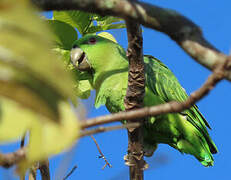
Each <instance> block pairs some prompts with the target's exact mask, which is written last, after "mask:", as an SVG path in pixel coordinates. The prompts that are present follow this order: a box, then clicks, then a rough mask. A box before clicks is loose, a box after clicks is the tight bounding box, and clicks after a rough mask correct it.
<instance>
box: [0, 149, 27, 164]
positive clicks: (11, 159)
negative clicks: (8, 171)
mask: <svg viewBox="0 0 231 180" xmlns="http://www.w3.org/2000/svg"><path fill="white" fill-rule="evenodd" d="M25 157H26V148H21V149H19V150H17V151H16V152H13V153H8V154H2V153H0V166H2V167H5V168H9V167H11V166H13V165H15V164H17V163H18V162H20V161H21V160H22V159H24V158H25Z"/></svg>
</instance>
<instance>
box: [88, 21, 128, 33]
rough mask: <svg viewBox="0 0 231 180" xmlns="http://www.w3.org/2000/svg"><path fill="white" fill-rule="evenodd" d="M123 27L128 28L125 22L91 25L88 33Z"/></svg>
mask: <svg viewBox="0 0 231 180" xmlns="http://www.w3.org/2000/svg"><path fill="white" fill-rule="evenodd" d="M122 28H126V25H125V24H124V23H120V24H107V25H100V26H91V27H89V29H88V30H87V33H96V32H99V31H106V30H110V29H122Z"/></svg>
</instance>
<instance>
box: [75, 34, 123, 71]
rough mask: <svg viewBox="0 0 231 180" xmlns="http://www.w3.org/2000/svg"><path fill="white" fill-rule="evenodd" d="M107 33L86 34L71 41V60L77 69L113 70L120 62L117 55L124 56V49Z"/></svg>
mask: <svg viewBox="0 0 231 180" xmlns="http://www.w3.org/2000/svg"><path fill="white" fill-rule="evenodd" d="M108 34H109V33H101V34H98V35H86V36H84V37H82V38H80V39H78V40H76V41H75V42H74V43H73V47H72V49H71V62H72V64H73V65H74V66H75V67H76V68H77V69H78V70H79V71H85V72H89V73H97V72H98V73H99V72H105V71H109V70H113V67H114V68H115V67H118V63H120V62H119V59H121V58H119V57H121V55H122V56H123V57H126V52H125V51H124V49H123V48H122V47H121V46H120V45H119V44H118V43H117V42H116V40H115V39H114V37H113V36H112V35H110V34H109V35H108ZM123 61H124V59H123ZM116 63H117V64H116ZM126 63H127V62H126ZM122 64H123V63H122Z"/></svg>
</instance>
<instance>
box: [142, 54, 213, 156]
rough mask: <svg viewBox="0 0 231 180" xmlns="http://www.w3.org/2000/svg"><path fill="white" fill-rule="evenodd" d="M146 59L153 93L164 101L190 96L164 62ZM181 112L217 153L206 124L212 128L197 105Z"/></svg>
mask: <svg viewBox="0 0 231 180" xmlns="http://www.w3.org/2000/svg"><path fill="white" fill-rule="evenodd" d="M144 61H145V64H146V75H147V77H146V81H147V86H148V87H149V88H150V89H151V91H152V92H153V94H155V95H157V96H159V98H161V99H162V100H163V101H164V102H169V101H179V102H182V101H185V100H186V99H187V98H188V95H187V93H186V92H185V90H184V89H183V88H182V86H181V85H180V83H179V82H178V80H177V79H176V77H175V76H174V74H173V73H172V72H171V71H170V70H169V69H168V68H167V67H166V66H165V65H164V64H163V63H162V62H160V61H159V60H158V59H156V58H154V57H152V56H145V58H144ZM150 77H151V78H150ZM180 114H182V115H184V116H186V119H187V121H189V122H190V123H191V124H192V125H193V126H194V127H195V128H196V129H197V130H198V131H199V132H200V133H201V134H202V135H203V137H204V138H205V139H206V142H207V144H208V146H209V149H210V152H211V153H217V148H216V146H215V144H214V142H213V141H212V140H211V138H210V136H209V134H208V131H207V129H206V126H207V127H208V128H210V126H209V124H208V122H207V121H206V120H205V118H204V117H203V116H202V114H201V113H200V111H199V110H198V108H197V106H196V105H194V106H192V107H191V108H190V109H187V110H185V111H183V112H181V113H180Z"/></svg>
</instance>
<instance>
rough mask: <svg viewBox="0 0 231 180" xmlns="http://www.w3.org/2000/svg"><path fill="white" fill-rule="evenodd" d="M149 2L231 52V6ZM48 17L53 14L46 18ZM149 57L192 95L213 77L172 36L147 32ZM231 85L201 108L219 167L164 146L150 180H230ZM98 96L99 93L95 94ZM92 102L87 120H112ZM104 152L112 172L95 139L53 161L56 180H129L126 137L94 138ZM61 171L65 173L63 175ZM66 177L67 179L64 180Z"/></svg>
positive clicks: (121, 34)
mask: <svg viewBox="0 0 231 180" xmlns="http://www.w3.org/2000/svg"><path fill="white" fill-rule="evenodd" d="M146 2H149V3H153V4H155V5H159V6H161V7H166V8H170V9H174V10H177V11H178V12H180V13H182V14H183V15H185V16H186V17H188V18H190V19H191V20H192V21H194V22H195V23H196V24H198V25H199V26H200V27H201V29H202V30H203V33H204V36H205V37H206V39H207V40H209V42H211V43H212V44H213V45H215V47H216V48H218V49H219V50H220V51H222V52H224V53H226V54H229V53H230V49H231V36H230V32H231V23H229V22H230V5H231V2H230V1H227V0H223V1H222V0H221V1H211V0H203V1H201V0H193V1H185V0H175V1H172V0H146ZM46 15H47V16H49V15H50V13H46ZM111 32H112V33H113V35H114V36H115V37H116V39H117V40H118V42H119V43H120V44H121V45H122V46H123V47H124V48H126V47H127V38H126V32H125V30H113V31H111ZM143 35H144V54H149V55H153V56H155V57H157V58H158V59H160V60H161V61H163V62H164V63H165V64H166V65H167V66H168V67H169V68H170V69H171V70H172V71H173V72H174V74H175V75H176V77H177V78H178V79H179V81H180V83H181V84H182V86H183V87H184V88H185V89H186V91H187V92H188V93H191V92H192V91H194V90H196V89H197V88H199V87H200V86H201V84H202V83H203V82H204V81H205V79H206V78H207V77H208V75H209V74H210V72H209V71H208V70H207V69H205V68H204V67H202V66H200V65H199V64H198V63H196V62H195V61H194V60H192V59H191V58H190V57H189V56H188V55H187V54H185V53H184V51H183V50H182V49H181V48H180V47H179V46H177V44H176V43H175V42H174V41H172V40H171V39H170V38H169V37H168V36H166V35H164V34H162V33H159V32H156V31H154V30H151V29H147V28H143ZM230 87H231V86H230V83H229V82H227V81H222V82H221V83H219V84H218V85H217V87H215V89H214V90H213V91H212V92H211V93H210V94H209V95H208V96H207V97H205V98H204V99H202V100H201V101H200V102H199V103H198V106H199V109H200V111H201V112H202V113H203V115H204V116H205V118H206V119H207V120H208V122H209V123H210V125H211V127H212V131H210V135H211V137H212V139H213V140H214V142H215V143H216V145H217V147H218V150H219V153H218V154H216V155H214V159H215V163H214V167H210V168H205V167H203V166H202V165H201V164H200V163H199V162H198V161H197V160H196V159H195V158H194V157H192V156H190V155H181V154H180V153H179V152H178V151H176V150H175V149H173V148H171V147H169V146H168V145H159V148H158V149H157V151H156V152H155V154H154V156H153V157H151V158H146V160H147V162H148V163H149V165H150V168H149V169H148V170H146V171H145V175H144V176H145V179H158V180H168V179H178V180H183V179H185V178H187V180H194V179H203V178H204V179H210V180H216V179H222V180H226V179H230V178H231V174H230V169H231V165H230V161H231V156H230V149H231V141H230V139H229V138H230V134H229V133H228V132H229V131H230V127H231V121H230V117H229V116H228V112H229V110H230V101H231V94H230ZM93 94H94V93H93ZM93 98H94V97H91V98H90V100H89V101H87V102H86V101H85V102H84V104H86V105H87V111H88V117H96V116H99V115H104V114H107V113H108V111H107V110H106V108H105V107H101V108H99V109H94V107H93ZM95 138H96V139H97V141H98V143H99V145H100V147H101V150H102V151H103V153H104V154H105V156H106V157H107V159H108V160H109V161H110V163H111V164H112V166H113V168H105V169H104V170H102V169H101V168H102V167H103V165H104V161H103V160H102V159H98V155H99V153H98V151H97V148H96V146H95V144H94V142H93V141H92V139H91V138H89V137H85V138H82V139H80V140H79V142H78V144H77V145H76V146H75V147H74V148H73V149H72V150H71V152H69V153H65V154H63V155H59V156H55V157H54V158H52V159H51V161H50V164H51V170H52V177H53V178H55V176H54V175H55V174H57V173H61V174H59V175H60V177H63V176H64V175H63V174H66V173H67V172H66V171H65V169H67V170H70V169H71V168H72V167H73V166H74V165H77V166H78V168H77V169H76V171H75V172H74V173H73V174H72V175H71V177H69V178H68V180H74V179H101V180H116V179H122V180H123V179H128V167H126V166H125V165H124V161H123V156H124V155H125V154H126V149H127V135H126V131H124V130H120V131H112V132H108V133H103V134H98V135H95ZM15 147H16V145H12V146H10V147H9V146H7V147H5V148H3V147H2V146H1V151H6V150H9V149H12V148H15ZM60 169H61V170H60ZM62 173H63V174H62ZM2 179H15V177H14V176H13V175H12V169H10V170H3V169H2V168H0V180H2Z"/></svg>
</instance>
